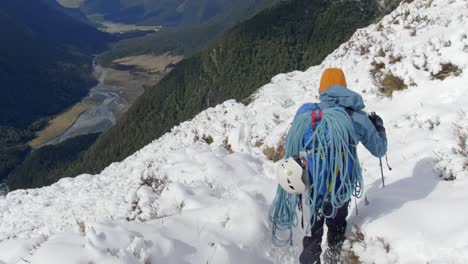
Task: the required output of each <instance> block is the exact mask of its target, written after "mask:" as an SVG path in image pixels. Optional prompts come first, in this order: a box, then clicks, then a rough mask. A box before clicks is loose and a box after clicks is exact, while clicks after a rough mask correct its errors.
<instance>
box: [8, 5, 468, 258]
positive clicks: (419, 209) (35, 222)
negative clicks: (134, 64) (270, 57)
mask: <svg viewBox="0 0 468 264" xmlns="http://www.w3.org/2000/svg"><path fill="white" fill-rule="evenodd" d="M467 28H468V2H467V1H466V0H416V1H414V2H413V3H411V4H402V5H400V7H398V8H397V9H396V10H395V11H394V12H392V13H391V14H390V15H388V16H386V17H385V18H384V19H383V20H382V21H381V22H379V23H377V24H375V25H371V26H369V27H367V28H364V29H361V30H358V31H357V32H356V33H355V34H354V36H353V37H352V38H351V39H350V40H349V41H348V42H347V43H345V44H343V45H342V46H341V47H340V48H338V49H337V50H336V51H335V52H334V53H332V54H331V55H329V56H328V57H327V58H326V59H325V61H324V62H323V63H322V64H321V65H320V66H316V67H311V68H310V69H308V70H307V71H305V72H292V73H288V74H280V75H278V76H275V77H274V78H273V79H272V81H271V83H269V84H267V85H265V86H264V87H262V88H261V89H260V90H259V91H258V92H257V93H256V94H255V95H254V96H253V98H254V101H253V102H252V103H251V104H250V105H248V106H244V105H242V104H239V103H236V102H234V101H227V102H225V103H223V104H221V105H218V106H217V107H214V108H211V109H208V110H206V111H204V112H202V113H201V114H199V115H198V116H197V117H195V118H194V119H193V120H191V121H189V122H185V123H182V124H181V125H180V126H177V127H175V128H174V129H173V130H172V131H171V132H170V133H168V134H166V135H164V136H163V137H161V138H160V139H158V140H155V141H154V142H153V143H151V144H149V145H148V146H146V147H145V148H143V149H141V150H140V151H138V152H137V153H135V154H134V155H132V156H131V157H129V158H127V159H126V160H125V161H123V162H121V163H114V164H112V165H111V166H109V167H108V168H107V169H105V170H104V171H103V172H102V173H101V174H99V175H95V176H91V175H81V176H78V177H76V178H74V179H63V180H61V181H60V182H58V183H56V184H54V185H52V186H50V187H46V188H41V189H35V190H21V191H15V192H12V193H9V194H8V195H7V196H6V197H0V219H1V221H0V263H2V261H3V262H6V263H47V264H50V263H51V264H53V263H90V262H91V263H145V261H146V263H296V262H297V257H298V254H299V252H300V250H301V237H302V231H301V230H300V228H297V229H296V230H295V237H294V245H293V246H292V247H290V248H281V249H278V248H275V247H274V246H273V245H272V244H271V237H270V230H269V224H268V221H267V211H268V207H269V205H270V203H271V201H272V199H273V196H274V193H275V190H276V182H275V180H274V176H273V167H274V166H273V162H271V161H269V160H268V159H267V158H266V156H265V155H264V154H263V149H265V148H267V147H271V146H276V145H278V143H279V142H280V141H281V139H282V137H283V136H284V134H285V133H286V131H287V128H288V126H289V124H290V122H291V121H292V118H293V116H294V114H295V111H296V110H297V108H298V107H299V106H300V105H301V104H303V103H305V102H310V101H315V100H316V97H317V86H318V85H317V84H318V81H319V78H320V76H321V73H322V71H323V69H324V68H326V67H329V66H334V67H341V68H343V69H344V71H345V73H346V75H347V78H348V86H349V87H350V88H351V89H354V90H356V91H358V92H360V93H362V94H363V96H364V99H365V101H366V106H367V109H368V111H376V112H377V113H379V114H380V115H381V116H382V117H383V118H384V121H385V124H386V127H387V134H388V136H389V153H388V154H389V160H390V163H391V165H392V166H393V171H392V172H386V176H387V187H386V188H385V189H382V188H381V183H380V169H379V167H378V160H376V159H375V158H373V157H371V156H370V154H368V153H367V152H366V150H364V149H363V148H361V149H360V150H359V152H360V153H359V154H360V158H361V162H362V167H363V168H364V171H363V173H364V177H365V184H366V185H365V191H366V197H367V199H362V200H361V201H358V208H359V215H358V216H356V215H355V214H354V213H353V214H350V217H349V223H350V226H351V225H353V224H354V225H357V226H359V227H360V228H361V230H362V231H363V232H364V234H365V240H364V241H361V242H360V243H357V244H353V245H348V248H350V249H351V250H352V251H354V252H355V254H357V255H358V256H359V257H360V260H361V261H362V262H363V263H427V262H429V263H468V253H466V252H468V239H467V237H468V228H467V227H466V223H467V222H468V214H466V213H463V212H462V210H461V208H464V207H466V205H465V203H466V200H467V199H468V194H467V192H466V190H467V188H468V179H467V174H468V173H467V169H466V164H467V157H466V154H467V151H468V149H465V148H464V146H465V147H466V145H467V144H466V143H467V142H466V137H463V133H461V132H460V131H462V132H463V131H466V130H467V129H468V123H467V122H466V115H465V114H464V113H467V112H468V104H467V100H468V99H466V98H468V90H467V89H466V84H467V83H468V64H467V63H468V36H467V34H468V32H467V30H466V29H467ZM444 65H445V66H444ZM447 65H452V66H455V67H450V68H451V71H447ZM388 75H392V76H395V77H398V78H400V79H402V80H403V81H404V84H405V85H407V86H408V89H407V90H403V91H395V92H394V93H393V98H389V97H385V96H382V95H380V93H379V86H381V83H382V82H383V80H384V79H385V77H386V76H388ZM463 119H465V120H463ZM460 135H461V136H460ZM463 139H464V144H461V143H460V142H462V141H463ZM211 141H212V144H210V145H209V144H207V143H205V142H208V143H210V142H211ZM462 143H463V142H462ZM231 152H234V153H232V154H231ZM440 176H442V178H441V177H440ZM451 176H454V177H451ZM443 178H447V179H453V178H456V179H455V180H454V181H444V180H442V179H443ZM386 243H388V245H389V247H386V246H385V245H386ZM351 247H352V248H351Z"/></svg>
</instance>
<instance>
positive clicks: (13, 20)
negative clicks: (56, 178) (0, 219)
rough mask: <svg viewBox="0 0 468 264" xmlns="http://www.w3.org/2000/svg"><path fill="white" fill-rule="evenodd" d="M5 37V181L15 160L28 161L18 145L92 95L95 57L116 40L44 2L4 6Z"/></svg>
mask: <svg viewBox="0 0 468 264" xmlns="http://www.w3.org/2000/svg"><path fill="white" fill-rule="evenodd" d="M0 36H1V38H2V40H1V41H0V105H1V111H0V178H2V177H3V176H4V174H5V173H6V172H7V171H8V170H9V168H11V166H12V165H11V161H12V159H13V160H16V158H12V157H14V156H16V157H20V156H22V155H23V154H21V155H20V156H18V155H15V154H14V153H16V150H15V149H16V148H17V147H18V145H21V144H23V143H24V142H25V141H27V140H28V139H29V138H31V137H32V136H33V132H34V130H35V129H37V128H38V127H39V126H41V125H43V124H44V122H40V123H36V124H34V125H31V124H32V123H33V122H35V121H37V120H38V119H41V118H43V117H45V116H48V115H52V114H55V113H57V112H59V111H62V110H63V109H64V108H66V107H68V106H69V105H70V104H72V103H74V102H76V101H77V100H79V99H80V98H81V97H83V96H84V95H86V93H87V92H88V89H89V88H90V86H91V85H92V84H93V83H94V82H95V80H94V79H93V78H92V77H91V74H90V73H91V70H92V69H91V66H92V65H91V62H92V54H93V53H96V52H99V51H101V50H102V49H103V48H105V47H106V46H107V44H108V42H109V41H110V40H111V39H112V37H110V36H109V35H107V34H104V33H102V32H100V31H97V30H96V29H94V28H92V27H91V26H89V25H86V24H84V23H81V22H79V21H77V20H75V19H74V18H72V17H70V16H68V15H66V14H64V13H62V12H60V11H58V10H57V9H55V8H53V7H51V6H50V5H49V4H46V3H45V2H43V1H42V0H34V1H27V0H2V1H1V2H0ZM21 149H24V148H23V147H21ZM8 153H10V154H8ZM21 153H23V151H21ZM13 163H15V162H13ZM7 164H8V165H7Z"/></svg>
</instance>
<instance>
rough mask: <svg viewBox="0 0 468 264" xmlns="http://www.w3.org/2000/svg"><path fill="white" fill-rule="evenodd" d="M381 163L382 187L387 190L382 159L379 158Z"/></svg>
mask: <svg viewBox="0 0 468 264" xmlns="http://www.w3.org/2000/svg"><path fill="white" fill-rule="evenodd" d="M379 161H380V173H381V174H382V185H383V187H384V188H385V177H384V174H383V165H382V158H379Z"/></svg>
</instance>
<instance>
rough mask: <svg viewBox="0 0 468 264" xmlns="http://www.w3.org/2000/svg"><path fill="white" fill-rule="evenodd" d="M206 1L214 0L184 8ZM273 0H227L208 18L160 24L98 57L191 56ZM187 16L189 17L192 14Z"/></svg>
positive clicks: (108, 60) (104, 60)
mask: <svg viewBox="0 0 468 264" xmlns="http://www.w3.org/2000/svg"><path fill="white" fill-rule="evenodd" d="M210 2H215V1H199V0H197V1H191V2H189V3H190V5H191V7H190V8H188V7H187V8H186V9H187V10H197V8H198V9H199V8H201V6H199V7H193V5H195V4H196V3H198V5H202V4H203V5H210ZM277 2H279V0H239V1H235V4H234V2H229V1H228V2H225V3H223V5H224V6H225V8H224V9H220V10H219V12H218V13H219V14H217V15H215V16H213V17H212V18H210V19H198V20H197V19H195V20H194V21H191V22H190V23H185V22H183V21H179V22H178V23H177V25H174V26H175V28H171V27H170V28H162V30H160V31H158V32H156V33H154V34H150V35H146V36H142V37H138V38H133V39H125V40H122V41H120V42H117V43H115V44H114V45H112V47H111V49H110V50H108V51H106V52H105V53H104V54H101V55H100V56H99V58H98V60H99V63H101V64H105V65H106V64H110V63H111V62H112V61H113V60H115V59H118V58H122V57H125V56H129V55H141V54H161V53H165V52H173V53H177V54H180V55H184V56H191V55H193V54H195V53H197V52H198V51H200V50H201V49H202V48H204V47H206V46H207V45H209V44H210V43H212V42H213V41H215V40H216V39H217V38H218V37H220V36H221V35H222V34H223V33H224V32H225V31H227V30H228V29H230V28H232V27H233V26H235V25H236V24H238V23H240V22H242V21H244V20H246V19H248V18H251V17H252V16H253V15H255V14H257V13H258V12H260V11H261V10H264V9H265V8H268V7H270V6H272V5H273V4H275V3H277ZM166 8H168V7H167V6H166ZM184 10H185V9H184ZM187 19H189V20H190V19H193V17H192V18H187ZM161 23H162V22H161Z"/></svg>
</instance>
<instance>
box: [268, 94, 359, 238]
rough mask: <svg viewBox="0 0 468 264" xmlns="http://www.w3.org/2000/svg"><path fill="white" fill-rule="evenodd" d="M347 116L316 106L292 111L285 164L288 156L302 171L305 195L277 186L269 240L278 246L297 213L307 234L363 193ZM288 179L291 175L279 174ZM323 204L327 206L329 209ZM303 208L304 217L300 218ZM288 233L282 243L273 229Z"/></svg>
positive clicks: (342, 111)
mask: <svg viewBox="0 0 468 264" xmlns="http://www.w3.org/2000/svg"><path fill="white" fill-rule="evenodd" d="M351 114H352V113H351V112H350V111H349V110H347V109H345V108H343V107H333V108H327V109H320V108H319V106H318V105H317V104H312V103H309V104H305V105H303V106H302V107H301V108H300V109H299V110H298V112H297V114H296V116H295V118H294V121H293V123H292V125H291V128H290V129H289V132H288V134H287V137H286V145H285V148H286V155H285V159H284V160H282V161H279V164H284V163H285V162H287V161H290V160H291V158H292V159H294V160H296V161H297V162H298V164H299V165H300V166H301V167H302V169H303V176H302V179H303V182H304V184H305V185H306V187H305V192H303V193H302V194H297V192H296V193H294V192H291V190H288V188H287V186H286V188H285V185H284V184H281V185H279V186H278V188H277V192H276V197H275V199H274V201H273V204H272V206H271V208H270V212H269V218H270V221H271V223H272V231H273V242H275V244H277V245H279V246H283V245H286V244H287V243H288V242H292V228H293V227H295V226H297V224H298V217H297V211H298V210H297V209H298V208H299V209H300V210H301V211H302V212H303V219H302V226H303V227H304V222H306V223H307V224H306V226H307V228H305V229H306V233H308V231H309V230H310V227H311V226H312V225H313V224H314V223H315V222H316V220H317V217H325V218H334V216H335V215H336V212H337V209H338V208H340V207H342V206H344V205H345V204H346V203H347V202H348V201H349V200H350V199H351V196H356V197H360V196H361V195H362V186H363V181H362V174H361V168H360V165H359V159H358V156H357V150H356V147H357V143H358V142H357V140H356V136H355V132H354V125H353V122H352V119H351ZM278 174H279V176H278V178H281V177H283V178H284V177H286V178H287V177H289V176H290V174H291V173H289V174H287V175H285V176H282V175H283V172H282V171H281V170H279V172H278ZM327 203H329V205H328V206H325V205H327ZM325 208H331V210H330V209H329V210H325ZM304 209H308V210H309V214H310V215H309V216H308V217H306V219H304ZM287 230H289V237H287V238H286V239H284V238H283V239H282V238H280V237H279V234H278V231H287Z"/></svg>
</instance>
